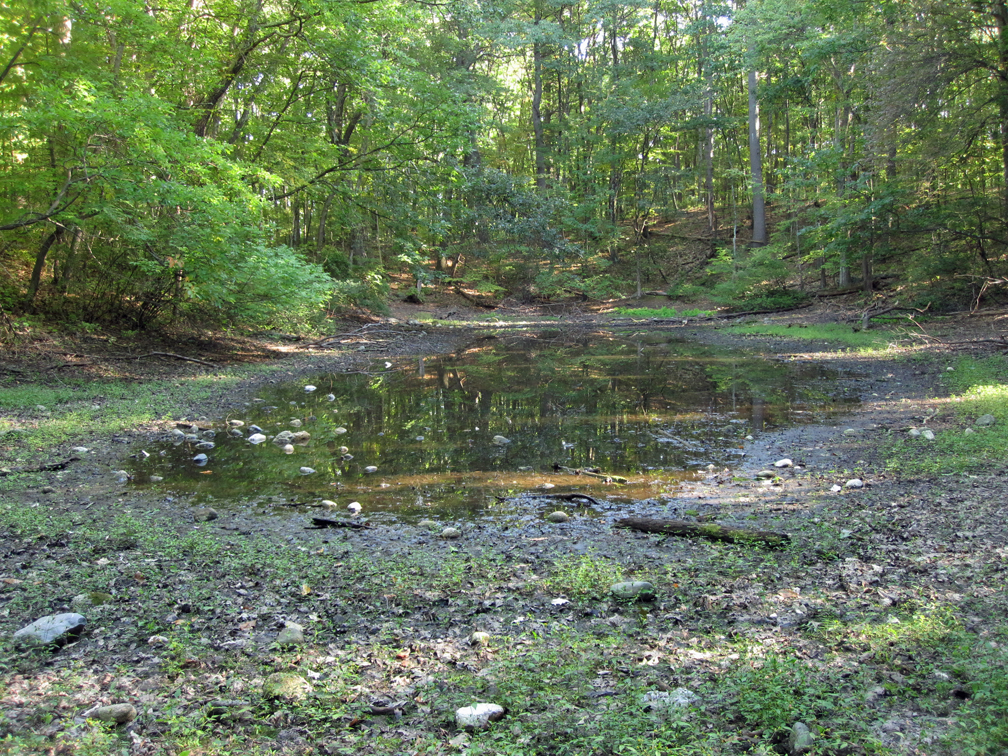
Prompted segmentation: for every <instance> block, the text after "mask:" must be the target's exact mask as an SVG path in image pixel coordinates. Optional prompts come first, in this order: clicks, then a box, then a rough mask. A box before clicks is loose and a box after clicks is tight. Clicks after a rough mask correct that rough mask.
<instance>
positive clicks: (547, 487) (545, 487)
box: [539, 483, 556, 491]
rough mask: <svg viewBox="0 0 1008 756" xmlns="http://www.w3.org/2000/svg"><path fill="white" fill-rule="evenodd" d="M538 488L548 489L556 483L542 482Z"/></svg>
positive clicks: (554, 486)
mask: <svg viewBox="0 0 1008 756" xmlns="http://www.w3.org/2000/svg"><path fill="white" fill-rule="evenodd" d="M539 488H541V489H542V490H543V491H549V490H550V489H551V488H556V483H543V484H542V485H541V486H539Z"/></svg>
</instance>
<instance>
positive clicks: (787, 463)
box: [773, 459, 794, 467]
mask: <svg viewBox="0 0 1008 756" xmlns="http://www.w3.org/2000/svg"><path fill="white" fill-rule="evenodd" d="M773 466H774V467H794V462H792V461H791V460H790V459H778V460H777V461H776V462H774V463H773Z"/></svg>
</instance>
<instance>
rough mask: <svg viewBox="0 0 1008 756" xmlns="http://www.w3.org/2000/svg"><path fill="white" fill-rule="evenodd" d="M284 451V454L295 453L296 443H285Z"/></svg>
mask: <svg viewBox="0 0 1008 756" xmlns="http://www.w3.org/2000/svg"><path fill="white" fill-rule="evenodd" d="M283 453H284V454H293V453H294V444H284V445H283Z"/></svg>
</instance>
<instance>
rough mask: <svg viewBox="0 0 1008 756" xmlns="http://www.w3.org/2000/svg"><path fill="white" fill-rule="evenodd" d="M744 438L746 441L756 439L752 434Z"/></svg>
mask: <svg viewBox="0 0 1008 756" xmlns="http://www.w3.org/2000/svg"><path fill="white" fill-rule="evenodd" d="M745 440H746V441H755V440H756V439H755V438H754V437H753V436H746V437H745Z"/></svg>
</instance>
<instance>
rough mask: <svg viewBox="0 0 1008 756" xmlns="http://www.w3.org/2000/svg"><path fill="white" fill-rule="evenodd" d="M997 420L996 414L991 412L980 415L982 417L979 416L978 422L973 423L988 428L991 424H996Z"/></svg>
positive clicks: (977, 426) (978, 426)
mask: <svg viewBox="0 0 1008 756" xmlns="http://www.w3.org/2000/svg"><path fill="white" fill-rule="evenodd" d="M996 422H997V420H996V419H995V417H994V415H990V414H988V415H980V417H978V418H977V419H976V422H975V423H973V425H974V427H976V428H986V427H987V426H989V425H994V423H996Z"/></svg>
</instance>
